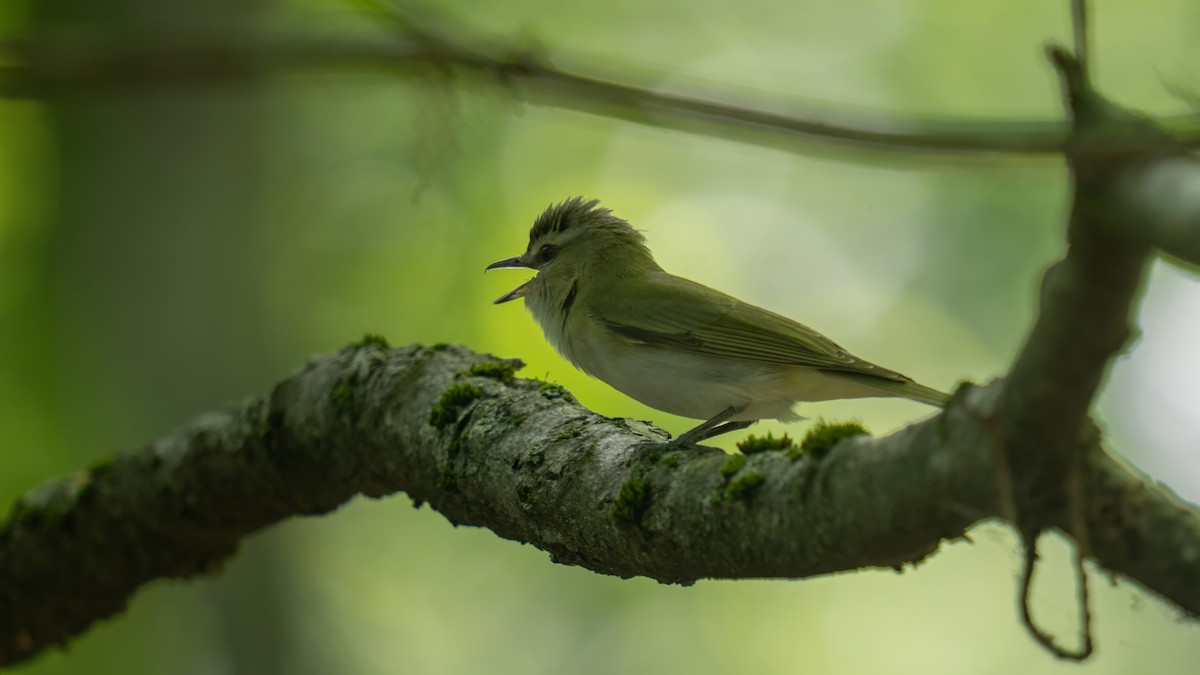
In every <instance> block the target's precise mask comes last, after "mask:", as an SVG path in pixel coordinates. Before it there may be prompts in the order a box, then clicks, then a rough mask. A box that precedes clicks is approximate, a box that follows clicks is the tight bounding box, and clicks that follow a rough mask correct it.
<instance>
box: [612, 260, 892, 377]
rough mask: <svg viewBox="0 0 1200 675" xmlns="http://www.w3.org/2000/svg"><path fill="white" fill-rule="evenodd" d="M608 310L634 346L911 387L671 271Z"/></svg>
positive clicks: (616, 329) (799, 328)
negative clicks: (862, 377)
mask: <svg viewBox="0 0 1200 675" xmlns="http://www.w3.org/2000/svg"><path fill="white" fill-rule="evenodd" d="M615 296H619V297H615ZM604 304H605V309H604V311H603V313H595V318H596V319H597V320H598V321H599V322H600V323H601V324H602V325H603V326H604V327H605V328H607V329H608V330H609V331H611V332H612V333H613V334H615V335H617V336H619V337H621V338H624V339H626V340H629V341H631V342H637V343H642V344H648V345H656V346H660V347H667V348H671V349H679V350H683V351H688V352H694V353H698V354H707V355H710V356H717V357H723V358H735V359H745V360H750V361H762V362H766V363H778V364H784V365H794V366H804V367H809V368H817V369H820V370H833V371H841V372H848V373H856V374H860V375H870V376H874V377H878V378H882V379H884V380H891V381H894V382H911V380H909V379H908V378H907V377H905V376H903V375H901V374H899V373H896V372H893V371H890V370H887V369H886V368H881V367H879V366H876V365H874V364H872V363H868V362H867V361H863V360H862V359H859V358H857V357H855V356H854V355H852V354H850V353H848V352H847V351H846V350H844V349H842V348H841V347H839V346H838V345H837V344H836V343H834V342H833V341H832V340H830V339H829V338H826V337H825V336H823V335H821V334H820V333H818V332H816V331H814V330H813V329H811V328H809V327H807V326H804V325H802V324H799V323H796V322H795V321H792V320H791V319H788V318H787V317H783V316H780V315H778V314H775V313H773V312H768V311H767V310H765V309H761V308H759V307H755V306H754V305H748V304H746V303H744V302H741V301H740V300H738V299H737V298H733V297H731V296H728V295H725V294H724V293H720V292H718V291H714V290H712V289H710V288H707V287H705V286H701V285H700V284H697V283H695V282H692V281H688V280H686V279H681V278H679V277H669V276H668V275H666V274H665V273H664V274H662V276H661V277H660V278H657V279H652V280H651V282H650V283H648V284H645V285H643V286H640V287H639V289H638V291H637V293H636V294H625V293H621V294H612V295H610V296H609V299H608V301H607V302H605V303H604Z"/></svg>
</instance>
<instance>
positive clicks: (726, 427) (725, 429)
mask: <svg viewBox="0 0 1200 675" xmlns="http://www.w3.org/2000/svg"><path fill="white" fill-rule="evenodd" d="M757 421H758V420H746V421H745V422H726V423H725V424H722V425H721V426H719V427H716V428H715V429H709V430H708V433H706V434H704V438H701V439H697V441H707V440H708V439H710V438H713V437H714V436H720V435H721V434H727V433H729V432H731V431H741V430H742V429H745V428H747V427H749V426H750V425H752V424H754V423H755V422H757Z"/></svg>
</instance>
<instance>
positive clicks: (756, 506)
mask: <svg viewBox="0 0 1200 675" xmlns="http://www.w3.org/2000/svg"><path fill="white" fill-rule="evenodd" d="M489 362H491V363H494V361H493V360H491V359H490V358H489V357H485V356H482V355H479V354H476V353H473V352H471V351H469V350H467V349H465V348H463V347H457V346H456V347H449V348H438V347H434V348H423V347H418V346H409V347H404V348H399V349H388V350H385V349H382V348H381V347H379V346H378V345H375V344H367V345H365V346H361V347H353V348H347V349H345V350H343V351H341V352H339V353H337V354H334V355H329V356H325V357H320V358H317V359H314V360H313V361H311V362H310V363H309V364H308V365H307V366H306V367H305V368H304V369H303V370H302V371H301V372H299V373H297V374H296V375H294V376H292V377H290V378H288V379H287V380H285V381H284V382H282V383H280V384H279V385H278V386H277V387H276V388H275V390H274V392H273V393H272V394H271V395H270V396H269V397H267V398H262V399H252V400H249V401H246V402H244V403H242V404H240V405H237V406H235V407H232V408H230V409H228V410H225V411H222V412H218V413H211V414H207V415H203V416H201V417H199V418H197V419H196V420H194V421H193V422H192V423H190V424H189V425H187V426H186V427H184V428H183V429H181V430H179V431H178V432H176V433H175V434H173V435H171V436H168V437H166V438H164V439H161V440H159V441H158V442H156V443H154V444H153V445H151V446H149V447H147V448H144V449H143V450H141V451H139V452H135V453H131V454H128V455H123V456H120V457H117V458H115V459H114V460H112V461H111V462H106V463H103V464H99V465H96V466H93V467H91V468H89V469H87V470H86V471H83V472H81V473H80V474H78V475H76V476H73V477H71V478H67V479H64V480H61V481H58V482H55V483H51V484H49V485H47V486H44V487H42V488H40V489H38V490H36V491H34V492H33V493H31V494H30V495H29V496H28V497H27V498H26V499H25V500H24V501H23V502H22V503H21V505H20V506H19V507H18V508H17V510H16V511H15V512H14V513H12V514H11V515H10V517H9V519H8V521H7V523H6V524H5V526H4V529H3V533H2V534H0V579H4V580H5V582H4V584H3V586H0V663H13V662H16V661H19V660H22V659H24V658H27V657H28V656H30V655H32V654H34V653H36V652H37V651H38V650H40V649H42V648H43V647H45V646H47V645H50V644H55V643H59V642H62V641H63V640H65V639H67V638H69V637H71V636H72V635H75V634H77V633H79V632H80V631H82V630H84V629H85V628H86V627H87V626H88V625H90V624H91V623H92V622H93V621H96V620H97V619H101V618H104V617H107V616H110V615H112V614H114V613H116V612H118V611H120V610H121V608H122V607H123V606H124V604H125V602H126V601H127V599H128V598H129V597H130V596H131V595H132V593H134V592H135V591H136V589H137V588H138V587H139V586H140V585H142V584H144V583H146V582H147V581H150V580H152V579H155V578H159V577H171V578H184V577H189V576H193V575H198V574H204V573H208V572H211V571H213V570H216V569H217V568H218V567H219V566H220V563H221V561H222V560H224V559H225V558H227V557H228V556H230V555H231V554H233V553H234V552H235V551H236V549H237V546H238V543H239V541H240V540H241V539H242V538H244V537H245V536H247V535H249V534H251V533H252V532H254V531H256V530H258V529H261V528H263V527H266V526H268V525H270V524H272V523H275V522H278V521H280V520H282V519H284V518H287V517H289V516H292V515H297V514H306V515H313V514H320V513H326V512H328V511H330V510H332V509H334V508H336V507H337V506H339V505H340V504H342V503H344V502H346V501H347V500H348V499H350V498H352V497H354V496H355V495H358V494H363V495H367V496H370V497H381V496H384V495H388V494H391V493H394V492H397V491H404V492H406V493H408V495H409V496H410V497H411V498H412V499H413V500H414V501H415V502H417V503H422V502H427V503H429V504H430V505H431V506H432V507H433V508H435V509H437V510H438V511H439V512H440V513H442V514H443V515H445V516H446V518H447V519H448V520H450V521H451V522H453V523H456V524H463V525H478V526H482V527H487V528H489V529H492V530H493V531H495V532H496V533H497V534H499V535H500V536H503V537H506V538H509V539H514V540H517V541H524V542H529V543H531V544H534V545H535V546H538V547H539V548H542V549H544V550H546V551H549V552H550V554H551V556H552V557H553V558H554V559H555V560H556V561H558V562H561V563H566V564H574V565H581V566H583V567H587V568H589V569H592V570H595V571H597V572H602V573H605V574H614V575H619V576H624V577H628V576H635V575H637V576H647V577H651V578H654V579H657V580H659V581H663V582H667V583H690V582H692V581H694V580H696V579H701V578H747V577H787V578H801V577H808V576H813V575H818V574H825V573H829V572H835V571H840V570H851V569H858V568H862V567H871V566H883V567H898V566H900V565H902V564H904V563H906V562H916V561H918V560H921V559H922V558H924V557H925V556H927V555H929V554H931V553H933V552H934V551H936V550H937V548H938V545H939V543H940V541H941V540H943V539H946V538H953V537H958V536H962V535H963V533H964V532H965V530H966V529H967V528H968V527H970V526H971V525H972V524H973V523H975V522H978V521H980V520H983V519H987V518H992V517H996V516H998V515H1000V510H1001V509H1000V500H999V499H998V496H997V484H996V481H995V479H994V466H993V458H994V456H995V454H994V452H993V442H994V435H993V433H992V426H991V424H990V423H989V421H988V420H990V419H994V418H995V416H997V415H1000V414H1001V412H1000V411H999V410H998V409H997V406H998V404H999V401H1000V400H1001V399H1002V397H1001V396H998V394H999V393H1000V391H1001V387H1002V383H994V384H992V385H989V386H987V387H983V388H977V387H972V386H967V387H964V389H963V390H962V391H960V393H959V395H958V396H956V398H955V400H954V402H953V403H952V404H951V405H950V407H949V408H948V409H947V411H946V412H945V413H944V414H942V415H939V416H937V417H935V418H932V419H929V420H926V421H924V422H920V423H917V424H914V425H913V426H911V427H908V428H906V429H904V430H902V431H900V432H897V433H895V434H893V435H891V436H888V437H885V438H867V437H857V438H852V439H847V440H845V441H842V442H841V443H839V444H838V445H837V446H836V448H835V449H834V450H833V451H832V452H830V453H829V454H828V455H826V456H824V457H820V456H818V455H817V454H810V455H804V454H801V455H800V456H799V457H798V458H795V459H793V458H792V457H791V456H790V454H789V453H788V452H787V451H768V452H763V453H758V454H754V455H750V456H748V457H747V462H746V465H745V467H744V468H742V469H741V470H740V471H739V472H737V473H736V474H734V475H733V476H725V475H723V474H722V472H721V467H722V466H723V465H724V464H725V462H726V461H727V456H726V455H725V454H724V453H723V452H720V451H716V450H708V449H697V450H694V451H680V452H676V453H672V454H669V455H666V456H662V457H657V458H655V457H645V456H643V457H640V459H639V458H638V457H637V455H636V453H635V447H636V444H637V443H639V442H640V441H643V440H645V439H647V438H655V437H656V432H655V431H654V430H653V429H652V428H650V427H647V426H645V425H643V424H641V423H637V422H631V421H628V420H612V419H608V418H604V417H601V416H598V415H595V414H594V413H591V412H589V411H587V410H586V409H584V408H582V407H581V406H579V405H578V404H577V403H576V402H575V401H574V400H573V399H572V398H571V396H570V395H569V394H568V393H566V392H565V391H563V390H562V389H560V388H558V387H556V386H553V385H546V384H544V383H540V382H537V381H532V380H523V379H519V378H518V379H513V380H511V381H508V382H506V381H505V378H504V371H503V369H500V370H499V371H498V372H494V373H493V374H494V375H499V376H500V377H490V376H486V375H470V374H468V373H469V371H470V369H471V367H472V366H473V365H474V364H479V363H489ZM456 385H458V386H456ZM467 385H470V386H467ZM472 386H473V387H474V388H475V389H477V391H478V392H479V395H478V397H477V398H476V397H474V396H473V395H472V394H471V391H472V390H471V387H472ZM447 391H450V392H451V395H450V397H449V398H447V394H446V392H447ZM455 391H460V392H461V391H465V392H468V393H467V394H466V395H464V396H461V397H459V399H460V400H459V405H457V406H455V405H450V402H451V400H453V399H454V396H453V392H455ZM439 406H440V407H439ZM435 409H438V410H439V411H440V412H437V413H434V410H435ZM431 417H432V418H433V422H436V423H437V424H441V425H442V426H440V427H439V426H437V425H436V424H434V423H433V422H431ZM1078 450H1079V451H1080V452H1082V453H1083V454H1084V456H1085V457H1086V458H1087V461H1086V463H1085V468H1086V471H1085V475H1086V485H1087V493H1088V495H1089V501H1088V503H1089V509H1088V530H1089V532H1090V536H1091V551H1092V554H1093V556H1094V559H1095V561H1096V562H1097V563H1098V564H1100V565H1102V566H1103V567H1105V568H1107V569H1110V570H1112V571H1114V572H1116V573H1119V574H1122V575H1123V576H1125V577H1127V578H1129V579H1132V580H1135V581H1137V582H1138V583H1140V584H1141V585H1142V586H1144V587H1146V588H1149V589H1151V590H1153V591H1155V592H1157V593H1158V594H1159V595H1161V596H1162V597H1164V598H1165V599H1167V600H1168V601H1169V602H1171V603H1173V604H1175V605H1176V606H1178V607H1179V608H1180V609H1182V610H1183V611H1184V612H1186V613H1187V614H1188V615H1190V616H1197V615H1200V564H1197V553H1198V552H1200V517H1198V516H1197V512H1196V510H1195V509H1194V508H1193V507H1190V506H1188V505H1185V504H1183V503H1182V502H1180V501H1179V500H1178V499H1177V498H1175V497H1174V496H1173V495H1171V494H1170V492H1169V491H1168V490H1167V489H1166V488H1163V487H1162V486H1157V485H1154V484H1153V483H1151V482H1150V481H1147V480H1146V479H1144V478H1143V477H1141V476H1139V475H1137V474H1136V473H1134V472H1133V471H1131V470H1130V469H1128V468H1127V467H1125V466H1123V465H1121V464H1120V463H1119V462H1117V461H1116V460H1114V459H1112V458H1110V457H1109V456H1108V455H1107V454H1105V453H1104V452H1103V451H1102V450H1101V449H1100V447H1099V446H1098V445H1097V443H1096V440H1095V437H1090V438H1088V439H1086V440H1083V441H1081V444H1080V445H1079V447H1078ZM754 474H757V475H758V476H760V477H761V482H758V483H756V485H757V489H754V487H753V486H751V484H755V482H754V481H753V480H747V477H748V476H752V475H754ZM736 485H742V486H744V488H745V486H751V487H748V488H745V489H742V490H740V491H739V490H738V489H737V488H736V487H733V486H736ZM633 486H640V488H638V487H633ZM731 488H732V489H731ZM623 490H624V492H623ZM1040 515H1044V517H1045V521H1046V522H1048V523H1049V524H1051V525H1054V526H1057V527H1060V528H1062V529H1064V530H1067V531H1069V529H1070V528H1069V523H1068V520H1069V519H1068V516H1067V514H1066V513H1065V512H1063V511H1062V510H1061V509H1060V510H1056V511H1052V512H1046V513H1044V514H1040Z"/></svg>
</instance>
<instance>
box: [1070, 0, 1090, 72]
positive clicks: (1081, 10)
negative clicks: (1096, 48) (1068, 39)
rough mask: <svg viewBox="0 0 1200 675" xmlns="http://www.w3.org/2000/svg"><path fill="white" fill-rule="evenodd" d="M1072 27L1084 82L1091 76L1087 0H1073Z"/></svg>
mask: <svg viewBox="0 0 1200 675" xmlns="http://www.w3.org/2000/svg"><path fill="white" fill-rule="evenodd" d="M1071 28H1072V32H1073V34H1074V38H1075V60H1076V61H1078V62H1079V69H1080V71H1082V78H1083V80H1084V82H1087V81H1089V80H1090V78H1091V72H1090V68H1091V58H1090V57H1091V54H1090V47H1089V46H1088V11H1087V0H1071Z"/></svg>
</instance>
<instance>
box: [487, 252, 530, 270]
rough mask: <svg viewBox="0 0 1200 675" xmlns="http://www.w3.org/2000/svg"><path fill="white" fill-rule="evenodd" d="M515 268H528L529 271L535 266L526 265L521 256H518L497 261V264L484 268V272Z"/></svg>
mask: <svg viewBox="0 0 1200 675" xmlns="http://www.w3.org/2000/svg"><path fill="white" fill-rule="evenodd" d="M514 267H526V268H529V269H533V266H532V265H529V264H528V263H526V262H525V261H524V260H523V259H522V258H521V256H517V257H515V258H505V259H504V260H497V261H496V262H494V263H492V264H491V265H488V266H487V267H485V268H483V271H484V272H487V271H489V270H506V269H511V268H514Z"/></svg>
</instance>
